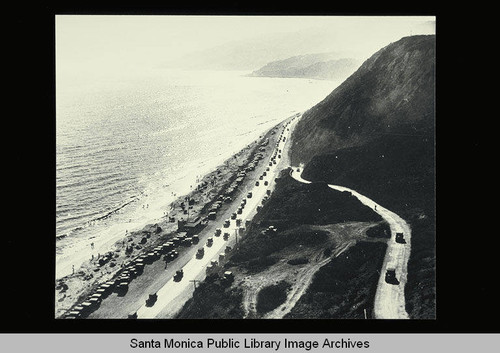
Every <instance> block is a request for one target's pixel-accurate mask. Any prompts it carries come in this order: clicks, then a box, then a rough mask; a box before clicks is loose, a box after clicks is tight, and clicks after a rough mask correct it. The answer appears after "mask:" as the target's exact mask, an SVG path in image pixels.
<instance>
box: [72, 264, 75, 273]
mask: <svg viewBox="0 0 500 353" xmlns="http://www.w3.org/2000/svg"><path fill="white" fill-rule="evenodd" d="M71 267H72V268H73V274H75V265H71Z"/></svg>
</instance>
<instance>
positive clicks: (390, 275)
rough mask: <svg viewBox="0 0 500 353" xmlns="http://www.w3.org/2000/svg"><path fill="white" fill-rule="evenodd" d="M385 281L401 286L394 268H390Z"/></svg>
mask: <svg viewBox="0 0 500 353" xmlns="http://www.w3.org/2000/svg"><path fill="white" fill-rule="evenodd" d="M385 281H386V282H387V283H389V284H399V281H398V279H397V278H396V270H395V269H393V268H388V269H387V271H386V273H385Z"/></svg>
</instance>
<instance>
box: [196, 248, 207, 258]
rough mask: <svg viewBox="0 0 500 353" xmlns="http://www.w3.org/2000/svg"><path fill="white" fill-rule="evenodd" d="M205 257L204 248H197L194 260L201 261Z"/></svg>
mask: <svg viewBox="0 0 500 353" xmlns="http://www.w3.org/2000/svg"><path fill="white" fill-rule="evenodd" d="M203 255H205V248H199V249H198V251H197V252H196V258H197V259H201V258H202V257H203Z"/></svg>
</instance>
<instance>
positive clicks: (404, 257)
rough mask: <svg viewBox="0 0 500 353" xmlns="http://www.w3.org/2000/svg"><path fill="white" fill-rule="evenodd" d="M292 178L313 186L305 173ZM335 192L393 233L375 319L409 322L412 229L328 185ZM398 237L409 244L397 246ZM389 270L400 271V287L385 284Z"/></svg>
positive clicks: (373, 204)
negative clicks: (407, 295)
mask: <svg viewBox="0 0 500 353" xmlns="http://www.w3.org/2000/svg"><path fill="white" fill-rule="evenodd" d="M291 168H292V170H291V171H290V175H291V176H292V177H293V178H294V179H295V180H297V181H299V182H301V183H305V184H310V183H311V182H310V181H308V180H305V179H303V178H302V176H301V175H302V172H301V171H302V169H301V168H298V167H291ZM328 186H329V187H330V188H331V189H334V190H338V191H348V192H350V193H351V194H352V195H353V196H355V197H356V198H357V199H358V200H359V201H360V202H361V203H363V204H364V205H366V206H368V207H370V208H371V209H372V210H373V211H375V212H377V213H378V214H379V215H380V216H381V217H382V218H383V219H384V220H385V221H387V223H389V226H390V229H391V238H390V239H389V240H388V241H387V251H386V254H385V257H384V263H383V265H382V269H381V270H380V277H379V280H378V285H377V292H376V294H375V303H374V308H373V312H374V316H375V318H376V319H409V316H408V313H407V312H406V309H405V291H404V288H405V284H406V280H407V274H408V259H409V257H410V251H411V229H410V226H409V225H408V224H407V223H406V222H405V221H404V220H403V219H402V218H401V217H399V216H398V215H397V214H395V213H394V212H391V211H389V210H388V209H386V208H384V207H382V206H380V205H379V204H377V203H376V202H374V201H373V200H371V199H369V198H368V197H366V196H363V195H361V194H360V193H358V192H356V191H354V190H352V189H349V188H346V187H343V186H338V185H332V184H328ZM396 233H403V236H404V239H405V243H403V244H401V243H397V242H396ZM388 269H394V270H396V279H397V280H398V281H399V284H390V283H387V282H386V281H385V274H386V271H387V270H388Z"/></svg>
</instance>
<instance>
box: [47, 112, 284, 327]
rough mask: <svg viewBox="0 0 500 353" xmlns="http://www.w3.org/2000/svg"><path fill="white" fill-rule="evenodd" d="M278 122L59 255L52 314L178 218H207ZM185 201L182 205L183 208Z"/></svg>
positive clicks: (169, 233)
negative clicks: (125, 219)
mask: <svg viewBox="0 0 500 353" xmlns="http://www.w3.org/2000/svg"><path fill="white" fill-rule="evenodd" d="M285 120H288V119H285ZM281 124H282V123H279V124H277V125H276V126H274V127H272V128H271V129H268V130H267V131H266V132H264V133H262V134H261V135H260V138H258V139H257V140H255V141H253V142H251V143H250V144H248V145H247V146H246V147H244V148H243V149H241V150H240V151H239V152H237V153H235V154H234V155H232V156H231V157H230V158H228V159H226V160H225V161H223V160H221V163H220V164H219V166H218V167H217V168H215V169H212V170H210V166H211V165H213V164H212V163H204V165H201V166H198V167H199V168H198V169H196V170H187V171H186V173H185V175H184V177H182V178H179V179H178V180H177V182H174V183H172V184H170V185H169V187H170V188H171V189H172V190H175V192H174V191H172V192H171V194H170V195H169V197H167V198H165V199H164V200H163V202H162V204H156V205H155V204H147V207H146V206H145V205H140V204H139V205H137V207H138V208H139V207H140V208H141V209H142V208H143V207H145V208H147V212H143V218H142V219H141V218H139V219H138V221H136V222H135V223H124V224H116V225H115V226H113V227H111V228H110V229H109V234H106V236H104V237H99V238H97V237H96V238H94V239H92V238H91V239H89V240H88V241H87V242H86V243H85V244H83V245H80V246H81V249H79V251H78V252H76V256H71V257H69V256H68V257H67V258H59V259H58V262H57V268H56V287H55V289H56V294H55V309H56V310H55V317H56V318H60V317H62V316H63V315H64V314H65V313H66V312H67V311H68V310H69V309H71V308H72V307H74V306H75V305H76V304H77V303H79V302H81V301H82V300H84V299H85V298H87V297H88V295H89V294H90V293H92V292H93V291H94V290H95V289H96V288H97V287H98V286H99V285H100V284H102V283H104V282H106V281H109V280H111V279H112V278H113V277H115V276H116V275H117V273H118V272H119V271H120V269H122V268H123V267H126V266H127V265H128V263H130V262H131V261H132V260H134V259H135V258H137V257H138V256H140V255H141V254H144V253H146V252H148V251H150V250H151V249H153V248H154V247H156V246H158V245H159V244H163V243H164V242H165V241H167V239H169V238H171V237H173V236H174V235H175V234H176V231H177V227H178V224H177V221H178V220H179V219H187V218H188V217H189V219H190V220H192V219H194V218H195V217H197V216H200V217H202V218H203V217H206V215H207V207H206V205H209V204H211V203H212V202H214V201H216V199H217V198H218V196H219V195H220V194H222V193H223V192H224V191H225V189H226V188H227V187H228V186H229V184H230V183H231V182H232V181H233V180H234V179H235V178H236V175H237V173H238V172H239V171H240V170H241V168H242V167H243V166H245V165H246V164H248V163H249V161H250V159H251V158H253V155H254V154H255V153H257V152H258V151H259V147H260V144H261V143H262V141H264V140H265V139H268V138H269V137H273V134H274V133H275V131H277V127H278V126H281ZM268 153H269V152H268ZM188 198H189V199H191V200H192V204H191V205H189V208H188V207H185V206H186V205H187V204H188V203H187V202H185V201H186V200H188ZM146 200H147V198H146ZM183 202H184V208H182V207H181V203H183ZM166 210H168V211H166ZM142 222H144V223H142ZM141 223H142V226H141ZM146 223H147V224H146ZM144 224H146V226H143V225H144ZM101 239H102V240H101ZM92 243H93V244H92ZM75 264H77V265H75ZM78 264H81V266H78ZM73 266H74V269H73ZM73 271H74V272H73Z"/></svg>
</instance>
